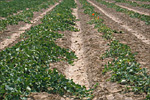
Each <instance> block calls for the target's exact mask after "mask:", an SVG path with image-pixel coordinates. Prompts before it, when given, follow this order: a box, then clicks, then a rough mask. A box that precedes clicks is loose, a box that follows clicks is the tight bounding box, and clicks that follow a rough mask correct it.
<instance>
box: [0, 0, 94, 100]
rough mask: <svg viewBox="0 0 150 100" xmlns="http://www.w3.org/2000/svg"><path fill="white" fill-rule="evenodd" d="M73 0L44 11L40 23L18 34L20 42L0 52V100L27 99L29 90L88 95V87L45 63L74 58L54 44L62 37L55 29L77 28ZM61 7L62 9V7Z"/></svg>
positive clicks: (77, 95)
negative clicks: (46, 11) (44, 14)
mask: <svg viewBox="0 0 150 100" xmlns="http://www.w3.org/2000/svg"><path fill="white" fill-rule="evenodd" d="M75 7H76V4H75V2H74V0H63V1H62V2H61V3H60V4H59V5H57V6H56V7H55V8H54V9H53V11H51V12H50V13H48V14H47V15H46V16H45V17H44V18H43V19H42V24H40V25H37V26H35V27H32V28H31V30H29V31H26V32H25V33H24V34H23V35H22V39H23V40H22V41H20V42H19V43H17V44H16V45H15V46H13V47H11V48H6V49H5V50H3V51H1V52H0V99H1V100H3V99H4V100H20V99H27V97H28V95H29V94H30V93H31V92H48V93H57V94H60V95H61V96H62V95H64V94H67V95H69V96H73V97H75V98H78V99H83V98H84V97H86V98H89V99H90V98H92V94H91V93H92V90H91V89H89V90H86V87H85V86H81V85H78V84H75V83H74V82H73V80H69V79H66V78H65V76H64V75H62V74H60V73H58V71H57V70H56V69H54V70H50V69H49V64H50V63H52V62H58V61H61V60H63V61H67V62H68V63H70V64H71V63H73V60H74V59H76V58H77V57H76V56H75V55H74V53H73V52H72V51H69V50H67V49H65V48H61V47H59V46H57V45H56V44H55V40H56V39H57V38H60V37H62V35H60V34H58V33H57V31H65V30H69V31H77V29H75V28H74V27H73V25H75V20H76V18H75V16H73V15H72V10H71V8H75ZM62 9H63V10H62Z"/></svg>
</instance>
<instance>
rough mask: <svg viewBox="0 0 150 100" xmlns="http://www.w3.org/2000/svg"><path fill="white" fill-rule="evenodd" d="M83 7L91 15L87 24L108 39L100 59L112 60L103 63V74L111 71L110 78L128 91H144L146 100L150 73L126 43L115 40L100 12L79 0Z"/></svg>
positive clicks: (148, 97)
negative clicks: (93, 25)
mask: <svg viewBox="0 0 150 100" xmlns="http://www.w3.org/2000/svg"><path fill="white" fill-rule="evenodd" d="M80 2H81V4H82V5H83V8H84V13H85V14H88V15H90V16H91V17H92V20H91V21H90V22H88V23H89V24H95V28H98V31H99V32H101V33H103V37H104V38H105V39H107V40H109V42H110V43H109V46H110V48H109V49H108V50H107V51H106V52H105V53H104V54H103V55H102V56H101V58H102V59H105V58H108V57H111V58H113V61H112V62H108V64H106V65H105V68H104V70H103V74H105V73H106V72H108V71H111V74H112V76H111V78H110V80H111V81H113V82H115V81H117V82H118V83H120V84H123V85H126V86H127V89H128V91H129V90H130V91H133V92H135V93H143V92H144V93H146V94H147V97H146V100H149V99H150V75H149V74H147V71H146V69H145V68H141V67H140V64H139V63H138V62H136V59H135V54H134V53H132V52H131V49H130V47H129V46H128V45H126V44H122V43H120V42H119V41H118V40H116V39H115V38H114V37H113V36H112V34H114V33H116V31H114V30H112V29H110V28H109V27H107V26H106V25H105V24H104V23H103V21H104V20H103V19H101V18H100V16H101V15H100V14H99V13H97V12H95V11H94V7H93V6H91V5H90V4H89V3H88V2H87V1H86V0H80Z"/></svg>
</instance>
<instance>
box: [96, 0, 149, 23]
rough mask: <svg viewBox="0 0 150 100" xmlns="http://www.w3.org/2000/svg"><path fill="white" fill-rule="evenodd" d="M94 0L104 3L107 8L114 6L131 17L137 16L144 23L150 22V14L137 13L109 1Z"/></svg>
mask: <svg viewBox="0 0 150 100" xmlns="http://www.w3.org/2000/svg"><path fill="white" fill-rule="evenodd" d="M96 1H97V2H100V3H101V4H104V5H106V6H107V7H109V8H114V9H115V10H116V11H118V12H123V13H125V14H127V15H129V16H130V17H132V18H138V19H140V20H141V21H144V22H145V24H146V25H149V24H150V16H148V15H143V14H139V13H136V12H134V11H130V10H127V9H125V8H121V7H120V6H117V5H116V4H115V3H109V2H106V1H103V0H96Z"/></svg>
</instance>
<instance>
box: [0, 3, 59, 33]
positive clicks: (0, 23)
mask: <svg viewBox="0 0 150 100" xmlns="http://www.w3.org/2000/svg"><path fill="white" fill-rule="evenodd" d="M28 2H29V1H28ZM55 2H58V0H50V1H47V2H44V3H42V4H40V5H35V6H33V7H32V8H30V9H28V10H26V9H25V10H23V11H22V12H21V13H19V14H16V15H11V16H8V17H6V18H5V19H3V20H0V31H3V30H4V29H6V27H7V25H14V24H18V22H19V21H24V22H27V23H30V21H29V20H31V18H33V13H34V12H35V11H40V10H41V9H43V8H44V9H46V8H48V7H49V5H52V4H54V3H55Z"/></svg>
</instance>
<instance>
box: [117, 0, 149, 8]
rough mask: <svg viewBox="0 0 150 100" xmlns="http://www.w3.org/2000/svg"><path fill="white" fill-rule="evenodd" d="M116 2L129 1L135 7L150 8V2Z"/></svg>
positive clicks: (118, 0) (120, 0) (119, 0)
mask: <svg viewBox="0 0 150 100" xmlns="http://www.w3.org/2000/svg"><path fill="white" fill-rule="evenodd" d="M115 1H116V2H121V3H128V4H130V5H132V6H134V7H143V8H146V9H150V4H138V3H136V2H133V1H129V0H115Z"/></svg>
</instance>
